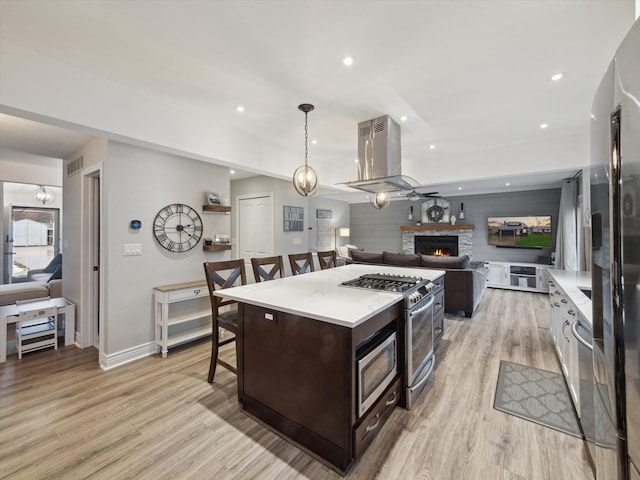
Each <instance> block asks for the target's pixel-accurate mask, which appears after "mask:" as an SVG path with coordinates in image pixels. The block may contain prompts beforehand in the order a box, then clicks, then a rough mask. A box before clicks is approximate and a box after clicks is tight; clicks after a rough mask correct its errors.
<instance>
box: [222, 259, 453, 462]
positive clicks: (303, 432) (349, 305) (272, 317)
mask: <svg viewBox="0 0 640 480" xmlns="http://www.w3.org/2000/svg"><path fill="white" fill-rule="evenodd" d="M371 273H388V274H393V275H408V276H421V277H423V278H428V279H430V280H436V279H438V278H439V277H441V276H442V275H444V272H443V271H440V270H426V269H411V268H401V267H391V266H389V267H387V266H379V265H375V266H374V265H346V266H342V267H338V268H333V269H328V270H322V271H319V272H314V273H309V274H304V275H298V276H294V277H287V278H283V279H276V280H272V281H269V282H263V283H257V284H252V285H246V286H242V287H235V288H230V289H225V290H221V291H219V292H217V293H216V294H217V295H219V296H223V297H225V298H230V299H233V300H237V301H238V302H239V318H240V321H239V326H238V338H237V342H238V344H237V348H238V356H237V359H238V396H239V400H240V403H241V405H242V408H243V410H244V411H245V412H246V413H248V414H249V415H251V416H253V417H254V418H256V419H257V420H259V421H260V422H262V423H263V424H265V425H267V426H268V427H269V428H271V429H272V430H274V431H275V432H276V433H278V434H280V435H282V436H284V437H285V438H286V439H288V440H289V441H291V442H292V443H294V444H296V445H298V446H299V447H301V448H302V449H304V450H305V451H307V452H308V453H310V454H312V455H313V456H314V457H316V458H318V459H320V460H321V461H323V462H324V463H325V464H326V465H328V466H330V467H331V468H333V469H335V470H337V471H339V472H341V473H345V472H347V471H348V470H349V469H350V468H351V466H352V465H353V463H354V462H355V460H356V459H357V458H359V457H360V455H361V454H362V453H363V452H364V451H365V450H366V448H367V447H368V445H369V444H370V443H371V441H372V440H373V438H375V436H376V434H377V433H378V432H379V431H380V429H381V428H382V426H383V425H384V422H385V421H386V420H387V419H388V417H389V416H390V415H391V413H392V411H393V408H394V407H395V406H396V405H397V404H398V403H401V404H402V396H403V385H402V368H403V367H402V366H403V365H404V354H403V344H404V338H403V333H402V332H403V324H404V318H403V314H404V310H403V296H402V295H401V294H398V293H392V292H383V291H371V290H363V289H354V288H348V287H343V286H340V284H341V283H342V282H345V281H348V280H352V279H354V278H356V277H359V276H360V275H363V274H371ZM380 332H388V333H390V334H395V336H396V338H397V339H398V342H397V350H396V351H395V353H394V355H396V356H397V365H398V367H399V368H398V371H397V372H396V373H395V375H394V376H393V378H392V379H391V381H390V383H389V384H388V386H386V387H385V390H384V391H382V392H381V393H380V394H379V395H377V396H376V398H374V399H373V400H374V401H373V402H372V403H371V404H370V406H369V407H367V409H366V411H364V412H360V413H359V412H358V404H359V402H358V375H357V362H356V358H357V355H358V351H359V348H358V347H359V346H361V345H365V344H366V343H367V341H368V339H371V338H373V336H374V335H378V334H379V333H380Z"/></svg>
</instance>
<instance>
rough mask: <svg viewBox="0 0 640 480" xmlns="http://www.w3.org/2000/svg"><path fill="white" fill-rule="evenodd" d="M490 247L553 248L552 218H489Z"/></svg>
mask: <svg viewBox="0 0 640 480" xmlns="http://www.w3.org/2000/svg"><path fill="white" fill-rule="evenodd" d="M487 229H488V231H489V245H495V246H496V247H521V248H551V247H552V245H551V216H550V215H539V216H535V215H528V216H523V217H489V218H488V219H487Z"/></svg>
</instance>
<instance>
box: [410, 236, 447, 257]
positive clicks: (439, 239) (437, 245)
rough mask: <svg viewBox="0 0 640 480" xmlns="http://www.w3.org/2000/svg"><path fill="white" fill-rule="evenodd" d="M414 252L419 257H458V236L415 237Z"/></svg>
mask: <svg viewBox="0 0 640 480" xmlns="http://www.w3.org/2000/svg"><path fill="white" fill-rule="evenodd" d="M414 251H415V252H416V253H417V254H419V255H441V256H446V257H448V256H455V255H458V236H457V235H441V236H430V235H420V236H418V235H416V236H415V237H414Z"/></svg>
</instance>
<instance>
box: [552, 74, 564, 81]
mask: <svg viewBox="0 0 640 480" xmlns="http://www.w3.org/2000/svg"><path fill="white" fill-rule="evenodd" d="M563 76H564V75H563V74H562V73H560V72H558V73H554V74H553V75H551V81H553V82H557V81H558V80H560V79H561V78H562V77H563Z"/></svg>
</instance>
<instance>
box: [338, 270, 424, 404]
mask: <svg viewBox="0 0 640 480" xmlns="http://www.w3.org/2000/svg"><path fill="white" fill-rule="evenodd" d="M341 285H343V286H345V287H354V288H364V289H371V290H381V291H387V292H394V293H399V294H402V295H403V297H404V310H405V322H404V332H405V341H404V344H405V359H404V360H405V361H404V367H405V368H404V385H405V393H406V395H405V397H406V400H405V407H406V408H407V409H410V408H411V406H412V405H413V402H414V400H415V396H416V395H417V394H418V392H420V390H422V388H423V387H424V385H425V384H426V382H427V379H428V378H429V376H430V375H431V372H433V367H434V365H435V357H434V355H433V294H432V292H433V291H434V290H435V289H436V285H435V284H434V283H433V282H431V281H430V280H427V279H424V278H422V277H412V276H403V275H390V274H385V273H375V274H368V275H362V276H360V277H358V278H355V279H353V280H349V281H347V282H343V283H342V284H341ZM401 344H402V342H401ZM380 363H381V364H382V363H383V364H385V365H387V366H388V365H390V364H391V363H392V362H391V359H387V361H385V362H380ZM383 371H386V372H387V373H386V377H385V378H384V379H383V378H382V377H383V374H382V373H381V374H380V377H381V381H383V380H385V381H386V380H388V381H391V378H388V377H389V371H390V369H389V368H386V370H385V369H381V372H383ZM363 372H366V369H364V368H363ZM363 374H364V373H361V371H360V368H359V372H358V375H359V377H360V376H362V375H363ZM360 380H362V378H360ZM366 383H371V380H370V379H366Z"/></svg>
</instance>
